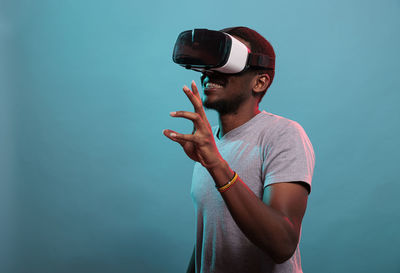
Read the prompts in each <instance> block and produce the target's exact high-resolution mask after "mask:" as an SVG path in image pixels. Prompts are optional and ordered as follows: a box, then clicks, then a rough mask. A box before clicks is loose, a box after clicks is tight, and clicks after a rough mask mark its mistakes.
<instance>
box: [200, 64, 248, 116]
mask: <svg viewBox="0 0 400 273" xmlns="http://www.w3.org/2000/svg"><path fill="white" fill-rule="evenodd" d="M253 79H254V75H253V74H252V73H250V72H242V73H239V74H233V75H232V74H224V73H220V72H216V71H210V72H209V71H206V72H204V73H203V74H202V76H201V85H202V87H203V90H204V97H203V105H204V107H205V108H207V109H214V110H216V111H217V112H218V113H219V114H229V113H235V112H237V110H238V109H239V107H240V106H241V105H242V104H243V103H244V102H245V101H247V100H248V99H250V98H251V97H252V85H251V83H252V81H253Z"/></svg>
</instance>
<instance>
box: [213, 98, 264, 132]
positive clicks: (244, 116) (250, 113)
mask: <svg viewBox="0 0 400 273" xmlns="http://www.w3.org/2000/svg"><path fill="white" fill-rule="evenodd" d="M260 112H261V111H260V110H259V109H258V106H257V107H255V108H253V109H252V108H239V109H238V111H237V112H236V113H229V114H225V115H219V132H218V135H217V137H218V138H219V139H220V138H221V137H223V136H224V135H225V134H226V133H228V132H229V131H231V130H233V129H235V128H237V127H239V126H241V125H242V124H245V123H246V122H247V121H249V120H250V119H252V118H253V117H254V116H256V115H257V114H258V113H260Z"/></svg>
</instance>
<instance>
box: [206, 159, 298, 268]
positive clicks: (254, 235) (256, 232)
mask: <svg viewBox="0 0 400 273" xmlns="http://www.w3.org/2000/svg"><path fill="white" fill-rule="evenodd" d="M208 171H209V173H210V174H211V176H212V177H213V179H214V182H215V184H216V186H218V187H220V186H223V185H225V184H226V183H227V182H228V181H229V180H230V179H232V177H233V174H234V173H233V171H232V169H231V168H230V167H229V165H228V163H227V162H226V161H225V160H224V161H223V162H221V164H220V165H219V166H217V167H214V168H212V169H208ZM221 195H222V198H223V199H224V201H225V203H226V205H227V208H228V209H229V211H230V213H231V215H232V217H233V219H234V220H235V222H236V224H237V225H238V227H239V228H240V229H241V230H242V232H243V233H244V234H245V235H246V236H247V238H248V239H249V240H250V241H251V242H253V243H254V244H255V245H257V246H258V247H259V248H261V249H262V250H264V251H265V252H266V253H268V254H269V255H270V256H271V258H272V259H273V260H274V261H275V262H276V263H282V262H284V261H286V260H287V259H289V258H290V257H291V256H292V255H293V253H294V251H295V249H296V246H297V243H298V239H297V238H298V237H297V236H296V232H295V230H294V227H293V225H292V223H291V222H290V220H289V219H288V218H287V217H286V216H285V215H283V214H282V213H280V212H279V211H277V210H275V209H273V208H271V207H270V206H268V205H266V204H265V203H264V202H263V201H262V200H261V199H259V198H258V197H257V196H256V195H255V194H254V193H253V192H252V191H251V190H250V189H249V188H248V187H247V185H246V184H245V183H243V181H242V180H241V179H240V177H238V181H236V183H235V184H234V185H232V186H231V188H229V189H228V190H227V191H225V192H223V193H221Z"/></svg>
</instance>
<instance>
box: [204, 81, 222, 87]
mask: <svg viewBox="0 0 400 273" xmlns="http://www.w3.org/2000/svg"><path fill="white" fill-rule="evenodd" d="M222 87H223V86H222V85H219V84H216V83H212V82H208V83H207V84H206V88H222Z"/></svg>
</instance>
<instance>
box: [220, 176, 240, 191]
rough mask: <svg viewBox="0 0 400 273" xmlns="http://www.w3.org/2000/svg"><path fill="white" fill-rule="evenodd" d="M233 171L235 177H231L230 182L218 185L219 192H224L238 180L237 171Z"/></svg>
mask: <svg viewBox="0 0 400 273" xmlns="http://www.w3.org/2000/svg"><path fill="white" fill-rule="evenodd" d="M233 173H234V175H233V178H232V179H231V181H229V182H228V183H226V184H225V185H223V186H221V187H217V186H216V188H217V189H218V191H219V192H224V191H226V190H228V189H229V188H230V187H231V186H232V185H233V184H234V183H235V182H236V180H237V178H238V175H237V173H236V172H235V171H234V172H233Z"/></svg>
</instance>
